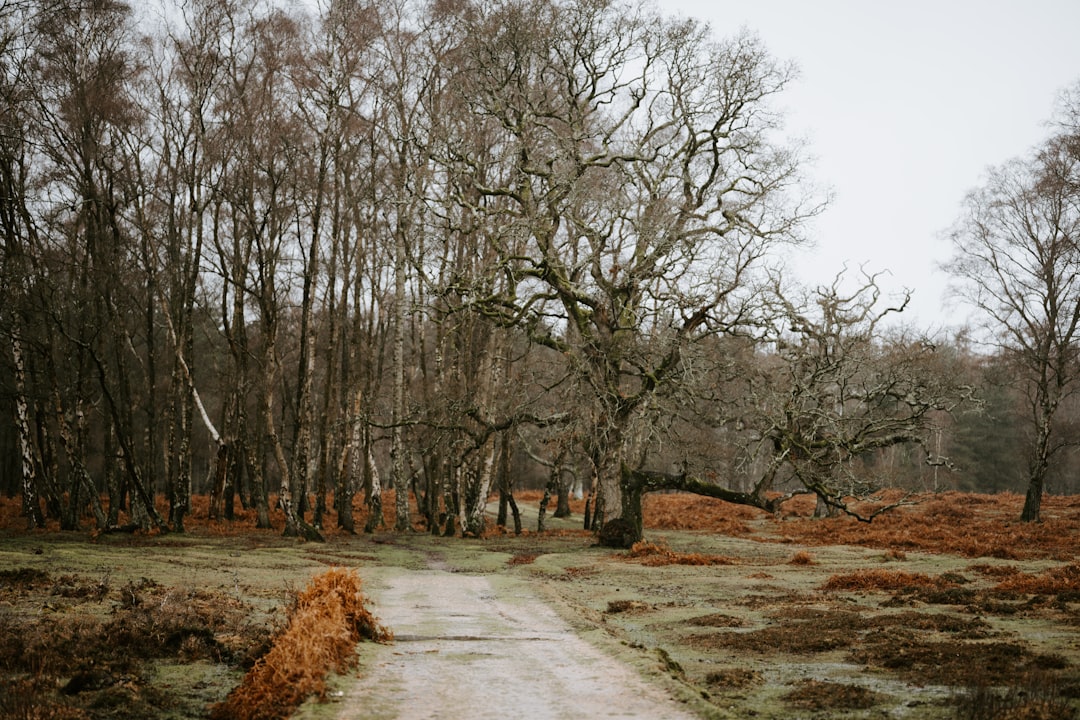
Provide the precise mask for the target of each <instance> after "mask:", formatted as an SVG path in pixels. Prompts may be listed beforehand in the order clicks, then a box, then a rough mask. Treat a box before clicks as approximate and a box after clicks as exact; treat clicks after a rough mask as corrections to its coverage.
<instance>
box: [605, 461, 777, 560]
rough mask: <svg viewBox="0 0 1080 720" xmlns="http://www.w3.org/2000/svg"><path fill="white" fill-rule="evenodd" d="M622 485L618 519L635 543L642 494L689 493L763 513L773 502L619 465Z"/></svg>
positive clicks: (640, 531)
mask: <svg viewBox="0 0 1080 720" xmlns="http://www.w3.org/2000/svg"><path fill="white" fill-rule="evenodd" d="M620 474H621V478H622V480H621V484H622V498H623V507H622V511H623V512H622V517H621V520H622V521H624V522H625V523H626V525H627V526H628V528H629V532H630V533H631V534H632V537H631V538H630V539H631V540H632V542H638V541H640V540H641V539H642V537H643V536H644V532H643V525H644V523H643V517H642V509H641V507H642V497H643V496H644V495H645V493H649V492H654V491H656V490H678V491H681V492H691V493H695V494H697V495H704V496H706V497H714V498H719V499H720V500H723V501H724V502H729V503H733V504H735V505H749V506H750V507H756V508H759V509H761V510H765V511H766V512H774V510H775V503H774V502H772V501H769V500H767V499H766V498H764V497H762V496H761V495H758V494H756V493H752V492H750V493H745V492H736V491H734V490H728V489H727V488H724V487H720V486H719V485H713V484H711V483H707V482H703V481H701V480H698V479H697V478H693V477H689V476H687V475H685V474H682V475H671V474H667V473H659V472H650V471H647V470H631V469H630V468H628V467H626V466H623V467H622V469H621V473H620Z"/></svg>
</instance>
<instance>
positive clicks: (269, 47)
mask: <svg viewBox="0 0 1080 720" xmlns="http://www.w3.org/2000/svg"><path fill="white" fill-rule="evenodd" d="M730 30H731V29H729V28H709V27H706V26H704V25H702V24H700V23H697V22H695V21H693V20H688V19H685V18H675V17H669V16H666V15H664V14H663V13H662V12H661V11H660V10H659V9H658V8H657V7H655V6H653V5H649V4H638V3H636V2H626V3H624V2H614V1H608V0H492V1H487V0H481V1H479V2H470V1H469V0H446V1H441V0H435V1H433V2H419V1H417V2H413V1H412V0H370V1H367V0H342V1H340V2H339V1H337V0H325V2H321V3H319V4H317V5H313V6H311V7H310V8H305V6H302V5H298V4H277V3H270V2H259V1H258V0H183V1H181V2H179V3H177V4H175V5H173V4H169V3H166V4H164V5H162V6H156V5H153V4H151V6H150V7H142V6H140V7H139V8H134V7H132V6H129V5H127V4H124V3H122V2H118V1H117V0H37V1H34V0H0V33H2V35H0V94H2V98H0V183H2V185H0V232H2V234H3V235H2V240H3V243H2V246H0V253H2V254H0V261H2V265H0V268H2V271H0V294H2V297H3V298H4V302H3V305H2V307H0V348H2V349H3V352H2V353H0V462H2V467H0V473H2V474H0V487H2V490H3V492H5V493H7V494H9V495H21V496H22V497H23V502H24V510H25V512H26V516H27V522H28V524H29V525H30V526H31V527H34V526H39V525H43V524H44V523H45V520H46V518H47V517H51V518H54V519H58V520H59V523H60V526H61V527H63V528H68V529H72V528H76V527H87V526H96V527H98V528H105V527H109V526H114V525H117V524H118V523H121V522H133V523H135V524H137V525H141V526H143V527H158V528H161V529H169V530H172V531H182V530H183V528H184V522H185V516H186V515H187V514H188V513H189V508H190V506H191V503H190V498H191V496H192V494H193V493H199V494H208V495H209V496H210V498H211V505H210V513H211V514H212V516H214V517H217V518H220V519H221V521H222V522H227V521H228V519H230V518H231V517H232V515H233V513H234V511H235V509H236V507H237V504H238V503H242V504H243V505H244V506H245V507H253V508H256V509H258V511H259V518H260V523H261V524H263V525H265V526H268V525H269V522H270V520H269V518H270V513H269V510H270V508H271V503H280V505H281V507H282V509H283V510H284V515H285V518H286V520H285V522H286V527H285V531H286V532H288V533H290V534H297V535H302V536H305V537H310V538H316V537H318V536H319V528H320V527H321V526H323V525H324V524H325V523H326V522H328V520H327V518H329V517H331V513H330V511H331V510H335V511H336V512H334V513H333V514H332V516H333V518H334V522H336V523H339V524H340V525H341V526H343V527H345V528H346V529H349V530H352V529H354V528H353V515H352V507H353V501H354V498H356V497H361V496H362V497H363V498H364V501H365V502H366V503H367V504H368V506H369V508H371V509H372V510H373V512H372V513H370V514H369V515H368V516H369V517H370V518H371V519H372V522H370V523H369V524H368V527H366V528H363V529H366V530H368V531H371V530H373V529H374V528H375V524H376V523H377V521H378V519H379V518H384V522H385V523H386V525H387V526H390V527H396V528H398V529H405V528H407V527H410V526H411V525H412V524H413V523H414V522H415V521H417V520H418V519H417V518H414V517H410V510H409V506H408V505H407V504H406V503H405V500H406V499H407V498H408V496H409V493H412V494H413V495H414V497H415V499H416V505H417V507H419V512H420V515H421V516H422V517H421V518H419V520H421V521H422V522H424V523H425V524H426V526H427V527H428V528H430V529H431V530H432V531H433V532H446V533H448V534H449V533H467V534H469V533H472V534H475V533H479V532H481V531H482V529H483V523H484V519H483V509H484V504H485V502H486V501H487V499H488V497H489V496H490V495H491V494H492V493H493V492H496V491H501V492H502V493H503V496H504V497H507V498H509V494H510V493H511V492H512V490H513V489H514V488H522V487H530V488H545V489H548V490H549V491H550V492H551V496H552V509H553V511H556V512H557V511H559V510H560V509H563V508H562V507H561V503H559V502H558V500H559V498H560V497H561V498H562V499H563V500H565V497H566V494H567V493H569V492H580V493H583V494H584V495H585V496H587V497H588V498H589V501H590V502H589V505H588V506H587V507H588V510H587V512H586V517H585V518H583V522H584V523H586V524H589V525H591V526H600V525H602V524H604V523H605V522H608V521H611V520H612V519H614V518H622V519H624V520H625V521H627V523H628V526H629V530H628V532H629V533H630V535H634V534H635V531H636V535H637V536H640V522H641V518H640V512H641V509H640V508H641V503H640V500H641V495H642V494H643V493H645V492H648V491H652V490H663V489H681V490H689V491H693V492H699V493H705V494H710V495H715V496H718V497H722V498H725V499H728V500H731V501H733V502H740V503H744V504H749V505H755V506H757V507H762V508H765V509H774V508H775V507H776V506H777V504H778V503H779V502H780V501H782V500H783V499H784V498H785V497H787V496H788V494H790V493H793V492H813V493H816V494H817V496H818V498H819V501H820V505H821V508H822V511H823V512H851V513H854V512H856V511H855V510H854V509H853V506H851V505H850V504H849V501H848V499H849V498H852V497H863V496H865V495H867V494H869V493H872V492H874V490H876V489H877V488H880V487H885V486H888V487H904V488H909V489H912V490H928V489H929V490H934V489H962V490H977V491H986V492H993V491H1001V490H1012V491H1018V492H1028V503H1027V506H1026V507H1025V512H1024V515H1025V519H1030V520H1035V519H1038V503H1039V501H1040V499H1041V496H1042V493H1043V492H1053V493H1071V492H1076V491H1077V490H1078V489H1080V477H1078V470H1080V455H1078V454H1077V452H1076V449H1075V446H1074V443H1075V442H1076V441H1077V440H1078V439H1080V427H1078V425H1080V405H1078V402H1077V398H1076V396H1075V390H1076V380H1077V341H1078V338H1077V336H1076V333H1077V329H1078V328H1077V325H1078V312H1080V310H1078V304H1080V303H1078V298H1080V287H1078V285H1080V250H1078V247H1077V238H1078V237H1080V232H1078V229H1080V169H1078V164H1080V103H1077V102H1076V100H1077V97H1076V96H1075V95H1070V94H1068V93H1066V94H1064V95H1063V98H1062V102H1061V103H1060V109H1059V111H1058V113H1057V114H1056V116H1055V120H1054V124H1053V125H1052V126H1051V129H1050V130H1049V131H1048V135H1049V137H1048V139H1047V141H1046V144H1045V145H1044V146H1041V147H1039V148H1036V149H1034V150H1033V151H1032V152H1031V153H1030V155H1029V156H1028V157H1025V158H1023V159H1021V160H1017V161H1016V162H1015V163H1011V164H1009V165H1007V166H1005V167H1002V168H999V169H997V170H996V171H995V172H994V173H992V174H991V175H990V176H988V177H987V178H983V179H982V182H984V185H983V186H982V187H981V188H980V189H978V190H976V191H975V192H973V193H972V195H971V196H970V197H969V198H968V199H967V201H966V202H965V204H964V205H963V206H962V207H958V213H957V214H958V220H957V224H956V226H955V227H954V229H953V230H952V237H953V242H954V246H955V248H956V257H955V259H954V260H953V261H952V263H951V264H950V266H949V270H950V271H951V272H952V273H953V275H954V276H955V278H956V280H957V288H958V294H959V295H960V296H961V297H962V298H963V299H965V300H966V301H967V302H968V304H969V307H971V308H972V309H973V311H974V312H975V314H974V315H973V317H975V318H976V319H977V322H978V323H980V324H978V325H973V326H972V327H971V328H962V329H956V330H955V331H949V333H946V332H944V331H938V332H937V333H936V334H935V335H934V336H928V335H927V333H926V332H925V331H923V330H921V329H918V328H913V327H910V326H908V325H905V323H904V322H903V309H904V306H905V304H906V302H907V297H905V296H899V297H895V296H887V295H885V294H883V293H882V291H881V290H880V288H879V285H878V283H877V277H878V275H876V274H875V273H877V272H879V271H884V270H886V269H884V268H881V269H876V268H863V269H854V268H848V269H845V268H837V269H836V272H837V274H836V277H835V279H834V280H833V281H831V282H828V283H826V284H824V285H823V286H821V287H818V288H801V287H798V286H796V285H795V284H793V283H791V282H789V280H788V278H787V277H786V276H785V273H784V268H783V257H784V252H785V250H786V249H788V248H790V247H792V246H796V245H801V244H803V243H805V237H804V230H805V227H806V224H807V223H808V222H809V221H811V220H812V219H813V218H814V217H815V216H817V215H818V214H819V213H821V212H822V211H824V210H825V209H826V202H825V198H824V197H821V196H818V195H817V194H816V191H815V190H814V189H813V187H812V186H810V185H809V184H808V183H807V182H805V180H804V179H803V178H802V176H801V175H800V168H801V167H802V166H803V165H804V163H805V159H804V152H805V149H804V148H803V147H801V146H800V145H799V144H797V143H794V142H791V141H790V140H788V139H787V137H786V136H785V134H784V131H783V123H782V120H783V118H782V117H781V116H780V115H779V114H778V113H777V111H776V106H777V103H776V101H777V99H779V98H781V97H782V93H783V91H784V88H785V86H786V85H787V84H788V83H789V82H790V81H792V79H793V78H794V76H795V69H794V67H793V66H790V65H787V64H785V63H783V62H780V61H778V60H777V59H775V58H773V57H772V56H771V55H770V54H769V53H768V51H767V49H766V48H765V47H763V46H762V44H761V43H760V41H759V40H758V39H757V38H755V37H754V36H753V35H752V34H746V33H743V34H733V35H729V34H725V33H728V32H729V31H730ZM1051 100H1052V99H1049V98H1048V106H1049V103H1050V101H1051ZM978 182H980V179H979V178H972V184H973V185H976V184H977V183H978ZM867 242H873V237H872V236H870V237H868V238H867ZM383 487H393V488H394V489H395V490H396V492H395V493H394V494H393V497H394V498H395V499H396V504H395V507H392V508H391V507H387V508H383V507H382V505H381V489H382V488H383ZM158 497H164V498H165V499H166V501H165V502H164V503H161V502H155V501H154V499H155V498H158ZM355 529H357V530H359V529H361V528H355Z"/></svg>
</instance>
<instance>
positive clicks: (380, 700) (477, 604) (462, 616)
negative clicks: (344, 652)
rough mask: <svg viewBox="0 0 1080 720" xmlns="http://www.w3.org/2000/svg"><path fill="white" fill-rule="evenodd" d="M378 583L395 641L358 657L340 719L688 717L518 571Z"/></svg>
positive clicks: (416, 575) (426, 574) (377, 603)
mask: <svg viewBox="0 0 1080 720" xmlns="http://www.w3.org/2000/svg"><path fill="white" fill-rule="evenodd" d="M379 584H380V585H384V587H381V588H380V587H368V589H367V593H368V595H369V597H370V599H371V600H372V603H373V610H374V611H375V613H376V614H377V615H378V616H379V618H380V619H381V620H382V622H383V623H384V624H386V625H387V626H389V627H390V628H392V629H393V631H394V633H395V635H396V638H397V639H396V641H395V643H394V644H393V645H391V646H382V647H379V648H378V649H377V650H376V651H374V652H373V653H372V654H370V655H368V656H367V657H366V658H365V659H364V669H363V671H362V673H361V674H362V677H361V678H360V679H359V680H358V682H357V683H356V685H355V686H354V687H353V688H351V689H350V690H349V691H348V692H347V693H346V697H345V698H343V703H342V704H343V705H344V708H343V711H342V712H341V714H340V715H339V716H338V717H339V718H341V719H342V720H359V719H360V718H364V719H365V720H383V719H387V720H388V719H390V718H401V719H405V718H408V719H410V720H412V719H417V720H419V719H421V718H444V719H446V720H457V719H458V718H469V720H473V719H479V718H506V717H510V716H515V717H527V718H530V720H543V719H544V718H568V717H585V718H667V719H669V720H690V719H691V718H693V717H695V716H693V715H691V714H689V713H688V712H687V711H686V710H685V709H683V708H682V707H681V706H680V705H678V704H677V703H676V702H675V701H673V700H671V699H670V698H668V697H667V696H665V695H664V694H663V692H662V691H660V690H659V689H657V688H653V687H651V686H650V685H648V684H647V683H645V682H644V681H643V680H642V679H641V677H640V676H638V675H637V674H636V673H635V672H634V670H633V669H632V668H629V667H627V666H625V665H623V664H621V663H620V662H618V661H616V660H615V659H613V658H611V657H608V656H607V655H605V654H603V653H602V652H601V651H599V650H598V649H596V648H595V647H593V646H592V645H590V644H589V643H588V642H586V641H585V640H583V639H581V638H580V637H578V636H577V635H575V634H574V632H573V630H572V629H571V628H570V626H569V625H567V623H566V622H565V621H564V620H563V619H561V618H560V617H559V616H558V615H557V614H556V613H555V611H554V610H553V609H552V608H551V607H549V606H548V605H546V604H545V603H544V602H543V601H541V600H540V599H539V598H538V597H537V596H536V595H535V594H533V592H532V591H531V590H530V589H529V587H528V585H527V584H526V583H525V582H523V581H521V580H519V579H515V578H510V577H502V576H493V575H466V574H459V573H450V572H443V571H438V570H431V571H422V572H402V573H401V574H397V573H395V574H393V575H391V576H388V577H386V578H385V583H379Z"/></svg>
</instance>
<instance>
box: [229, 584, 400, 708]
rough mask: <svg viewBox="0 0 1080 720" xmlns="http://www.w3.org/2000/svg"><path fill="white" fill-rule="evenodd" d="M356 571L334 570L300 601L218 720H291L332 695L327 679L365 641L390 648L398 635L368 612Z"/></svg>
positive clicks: (348, 663)
mask: <svg viewBox="0 0 1080 720" xmlns="http://www.w3.org/2000/svg"><path fill="white" fill-rule="evenodd" d="M365 602H366V601H365V598H364V596H363V594H362V593H361V592H360V577H359V575H357V573H356V572H355V571H351V570H345V569H342V568H333V569H331V570H328V571H327V572H325V573H323V574H322V575H319V576H317V577H315V578H314V579H313V580H312V581H311V583H310V584H309V585H308V587H307V588H306V589H305V590H304V591H303V592H301V593H300V594H299V595H297V597H296V600H295V601H294V602H293V605H292V608H291V610H290V612H289V621H288V625H287V626H286V627H285V629H284V630H283V631H282V632H281V633H280V634H279V635H277V636H276V637H275V638H274V640H273V645H272V646H271V648H270V651H269V652H267V653H266V655H264V656H263V657H262V658H260V659H259V660H258V661H257V662H256V663H255V665H254V666H253V667H252V668H251V670H249V671H248V673H247V675H245V676H244V680H243V682H241V684H240V685H239V686H237V687H236V688H235V689H234V690H233V691H232V692H230V693H229V695H228V697H227V698H226V699H225V701H224V702H222V703H219V704H218V705H216V706H214V708H213V709H212V710H211V714H210V717H211V718H213V719H214V720H278V719H280V718H287V717H289V715H291V714H292V712H293V711H294V710H295V709H296V708H297V707H299V705H300V704H301V703H302V702H303V701H304V700H305V699H306V698H308V697H309V696H311V695H320V694H322V693H324V692H325V690H326V677H327V675H328V674H329V673H330V672H340V671H342V670H345V669H346V668H348V667H350V666H351V665H352V663H354V662H355V655H354V653H353V648H354V647H355V645H356V643H358V642H359V641H360V640H362V639H367V640H374V641H376V642H388V641H390V640H392V639H393V633H392V632H391V631H390V630H388V629H387V628H385V627H383V626H382V625H380V624H379V622H378V621H377V620H376V619H375V617H374V616H373V615H372V614H371V613H370V612H369V611H368V609H367V608H366V606H365Z"/></svg>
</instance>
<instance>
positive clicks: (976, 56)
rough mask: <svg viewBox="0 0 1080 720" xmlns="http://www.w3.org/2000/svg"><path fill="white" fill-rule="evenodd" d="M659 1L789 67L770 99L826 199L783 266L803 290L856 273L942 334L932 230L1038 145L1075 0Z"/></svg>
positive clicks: (1079, 63) (1074, 61) (948, 313)
mask: <svg viewBox="0 0 1080 720" xmlns="http://www.w3.org/2000/svg"><path fill="white" fill-rule="evenodd" d="M658 1H659V6H660V8H661V9H662V10H663V11H664V12H665V13H673V14H680V15H689V16H693V17H697V18H701V19H703V20H706V21H708V22H709V23H710V24H711V25H712V27H713V30H714V31H715V32H716V34H717V35H720V36H726V35H730V34H733V33H735V32H737V31H738V30H739V29H740V28H742V27H746V28H748V29H750V30H752V31H754V32H755V33H757V34H758V36H760V37H761V39H762V40H763V42H764V44H765V46H766V47H767V48H768V50H769V51H770V52H771V53H772V54H773V55H774V56H776V57H777V58H779V59H782V60H793V61H795V62H796V63H797V64H798V66H799V68H800V76H799V79H798V80H797V82H795V83H794V84H793V85H791V86H790V87H789V89H788V90H787V91H785V93H784V94H783V96H782V97H781V99H780V103H781V105H782V106H783V107H784V108H785V110H786V112H787V122H788V129H789V131H790V132H791V133H792V134H794V135H798V136H805V137H806V138H807V139H808V141H809V145H810V152H811V153H812V154H813V155H814V156H815V158H816V161H815V163H814V165H813V167H812V168H811V174H812V176H813V177H814V179H815V181H816V182H818V183H820V184H821V185H824V186H826V187H828V188H831V190H832V191H833V193H834V200H833V202H832V203H831V204H830V206H829V208H828V209H827V210H826V211H825V213H824V214H823V215H822V216H821V217H820V218H819V219H818V220H817V221H816V222H815V223H814V226H813V236H814V238H815V240H816V246H815V248H814V249H813V250H812V251H810V252H807V253H805V254H802V253H800V255H799V257H798V258H796V260H795V262H793V263H792V264H793V265H794V266H796V267H798V268H800V275H802V276H803V278H804V282H806V283H808V284H818V283H828V282H831V281H832V278H833V277H834V276H835V274H836V273H837V272H838V271H839V270H840V269H841V268H842V267H843V266H844V264H845V263H847V265H848V267H849V269H850V270H851V271H857V270H858V268H859V267H860V266H861V265H863V264H864V263H865V264H866V268H867V270H871V271H878V270H887V271H889V273H890V276H889V278H888V282H887V283H886V286H887V287H888V288H889V289H891V290H896V289H900V288H903V287H909V288H911V289H912V290H913V291H914V297H913V300H912V305H911V307H910V310H909V312H906V313H904V316H905V320H907V321H910V322H913V323H915V324H916V325H918V326H919V327H922V328H924V329H940V328H942V327H944V326H949V325H954V324H956V323H957V322H958V321H959V319H960V318H962V316H963V314H964V312H965V311H964V309H963V308H957V307H950V306H947V305H946V304H945V300H944V297H943V296H944V293H945V289H946V286H947V284H948V277H947V276H946V275H945V274H944V273H942V272H941V271H939V270H938V269H937V268H938V264H939V263H940V262H942V261H944V260H946V259H947V258H948V257H949V255H950V247H949V243H948V241H947V239H946V238H945V237H944V233H945V231H946V230H947V229H948V227H949V226H950V225H951V224H952V223H953V222H954V221H955V220H956V219H957V218H958V216H959V214H960V210H961V202H962V200H963V198H964V196H965V195H966V194H967V192H968V191H969V190H971V189H972V188H974V187H975V186H977V185H979V184H980V183H981V182H982V180H983V178H984V172H985V170H986V169H987V168H988V167H990V166H992V165H998V164H1000V163H1002V162H1004V161H1006V160H1008V159H1010V158H1013V157H1016V156H1018V155H1023V154H1024V153H1025V152H1026V151H1027V150H1028V149H1029V148H1031V147H1032V146H1033V145H1035V144H1037V143H1038V142H1040V141H1041V140H1042V139H1044V138H1045V137H1046V136H1047V135H1048V133H1049V130H1048V128H1047V126H1046V122H1047V120H1049V119H1050V116H1051V114H1052V111H1053V108H1054V101H1055V99H1056V97H1057V94H1058V92H1059V91H1060V90H1062V89H1064V88H1065V87H1067V86H1069V85H1071V84H1073V83H1075V82H1077V81H1078V80H1080V0H1022V1H1020V0H1012V1H1009V0H902V1H901V0H891V1H889V2H886V1H884V0H713V1H711V2H710V1H707V0H658Z"/></svg>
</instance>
